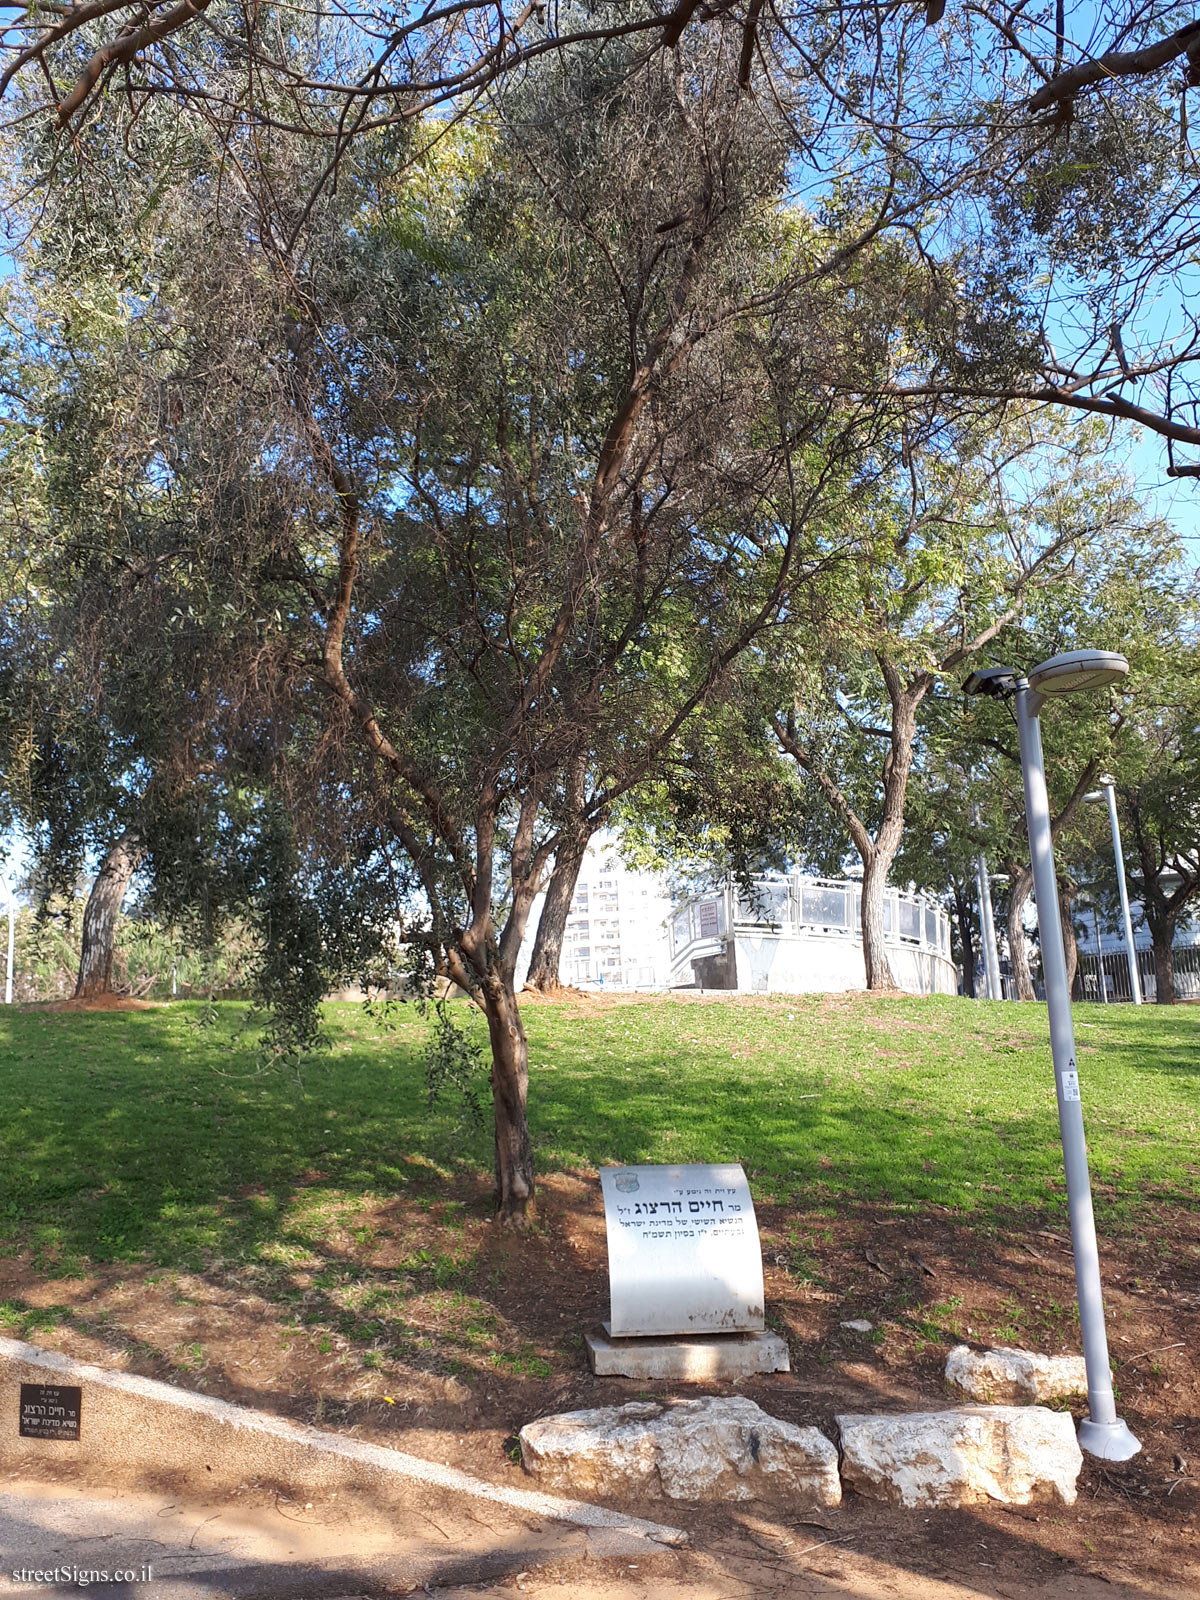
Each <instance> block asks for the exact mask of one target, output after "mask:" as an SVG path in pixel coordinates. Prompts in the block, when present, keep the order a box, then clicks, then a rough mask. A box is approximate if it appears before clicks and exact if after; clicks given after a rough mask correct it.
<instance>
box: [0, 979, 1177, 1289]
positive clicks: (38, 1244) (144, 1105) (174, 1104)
mask: <svg viewBox="0 0 1200 1600" xmlns="http://www.w3.org/2000/svg"><path fill="white" fill-rule="evenodd" d="M891 1005H892V1006H893V1008H897V1007H898V1008H899V1009H897V1015H898V1016H903V1015H904V1014H905V1013H904V1010H903V1005H902V1003H898V1002H891ZM188 1009H189V1008H187V1007H182V1006H181V1007H173V1008H167V1009H163V1010H162V1011H151V1012H141V1013H115V1014H114V1013H107V1014H96V1015H89V1014H85V1015H79V1014H63V1013H59V1014H46V1013H38V1012H25V1013H18V1014H16V1015H15V1016H13V1015H10V1016H8V1017H5V1018H4V1019H3V1023H2V1024H0V1248H7V1249H9V1250H10V1251H11V1250H13V1249H17V1248H21V1249H28V1250H30V1251H31V1252H32V1253H33V1255H34V1258H35V1260H36V1262H37V1263H38V1265H39V1267H40V1268H41V1269H42V1270H43V1271H45V1272H47V1273H57V1274H70V1273H71V1272H74V1271H80V1270H83V1267H84V1266H85V1264H86V1263H87V1262H89V1261H92V1262H104V1261H120V1260H134V1259H149V1260H152V1261H155V1262H158V1263H160V1264H162V1265H163V1266H166V1267H172V1268H187V1269H195V1268H198V1267H201V1266H202V1265H203V1264H204V1262H205V1261H207V1260H210V1259H212V1258H214V1257H217V1258H223V1259H228V1260H234V1261H242V1262H252V1261H254V1260H256V1259H259V1258H260V1256H261V1254H262V1252H263V1251H264V1250H266V1249H267V1248H268V1247H271V1246H286V1243H287V1238H286V1235H287V1227H288V1220H287V1219H288V1217H289V1214H290V1212H291V1211H292V1209H293V1207H294V1204H295V1202H296V1198H297V1196H298V1195H301V1194H303V1193H304V1192H306V1191H313V1192H316V1191H328V1192H330V1193H336V1194H338V1195H339V1196H341V1197H343V1198H344V1199H347V1200H353V1199H354V1198H355V1197H369V1196H381V1195H388V1194H414V1195H418V1194H428V1195H432V1194H433V1193H435V1192H439V1191H441V1189H442V1187H443V1186H444V1185H445V1184H446V1183H447V1182H450V1181H454V1180H461V1179H465V1178H470V1179H472V1180H479V1179H480V1178H482V1177H483V1176H484V1175H486V1173H487V1171H488V1169H489V1165H490V1156H491V1151H490V1148H489V1146H490V1140H489V1138H488V1136H487V1134H486V1132H485V1131H484V1130H479V1129H471V1128H469V1127H464V1126H463V1125H461V1124H460V1123H459V1122H458V1121H456V1118H455V1116H454V1115H453V1114H452V1113H451V1112H449V1111H447V1110H445V1109H437V1108H435V1109H432V1110H431V1109H430V1108H429V1105H428V1102H427V1096H426V1092H425V1086H424V1082H423V1076H422V1067H421V1053H422V1048H423V1044H424V1034H423V1030H422V1026H421V1025H420V1024H419V1023H418V1022H417V1021H416V1019H415V1018H411V1019H410V1018H406V1019H403V1021H402V1026H401V1027H400V1028H399V1029H398V1031H397V1032H395V1033H394V1034H382V1033H381V1032H380V1031H379V1029H378V1028H377V1026H376V1025H375V1024H373V1023H372V1022H371V1021H370V1020H369V1019H367V1018H365V1017H364V1016H363V1015H362V1014H361V1013H357V1012H355V1011H354V1010H353V1008H349V1007H342V1008H337V1009H336V1012H335V1015H334V1017H333V1020H332V1026H331V1033H332V1036H333V1040H334V1049H333V1052H332V1054H331V1055H330V1056H329V1057H328V1058H326V1059H323V1060H319V1061H317V1062H315V1063H314V1064H312V1065H311V1066H309V1067H307V1068H306V1069H305V1070H304V1072H303V1073H302V1074H301V1075H299V1076H297V1075H294V1074H289V1073H286V1072H282V1071H271V1072H267V1073H256V1072H255V1071H254V1070H253V1061H252V1059H251V1058H250V1057H249V1055H248V1054H247V1053H246V1052H245V1051H244V1050H241V1051H239V1049H238V1048H237V1047H236V1046H234V1045H231V1044H230V1042H229V1040H228V1039H227V1038H225V1039H214V1038H212V1037H210V1036H206V1035H204V1034H202V1033H200V1032H199V1031H198V1030H197V1029H196V1028H195V1026H194V1025H193V1024H192V1022H191V1021H190V1020H189V1016H188ZM778 1009H779V1008H776V1010H778ZM996 1009H997V1010H998V1013H999V1021H998V1022H994V1025H995V1026H997V1027H998V1026H1000V1025H1003V1026H1004V1027H1008V1028H1010V1029H1011V1022H1010V1021H1009V1020H1008V1018H1007V1016H1006V1014H1005V1012H1004V1010H1003V1008H996ZM1095 1009H1096V1010H1099V1009H1101V1008H1095ZM810 1010H811V1008H810ZM859 1010H860V1012H861V1016H862V1018H864V1019H865V1020H863V1021H860V1019H859V1015H858V1014H857V1013H855V1012H854V1011H851V1012H850V1013H849V1017H850V1021H849V1022H848V1023H846V1022H842V1023H840V1024H839V1025H841V1026H843V1027H844V1029H845V1030H847V1031H845V1033H844V1034H843V1035H839V1036H835V1035H833V1034H832V1033H831V1030H830V1028H829V1027H828V1025H827V1024H826V1023H825V1021H824V1019H823V1018H822V1016H821V1014H820V1013H818V1012H816V1011H812V1015H811V1017H810V1018H809V1020H808V1022H807V1023H806V1031H805V1032H804V1033H798V1032H797V1031H796V1030H795V1029H793V1030H792V1031H791V1032H790V1033H789V1032H788V1031H787V1030H786V1029H784V1028H783V1027H781V1026H780V1025H779V1019H778V1018H774V1019H773V1015H772V1014H771V1008H768V1007H759V1008H756V1009H747V1010H746V1011H744V1012H739V1011H736V1010H735V1011H733V1012H729V1013H725V1012H722V1011H720V1010H719V1009H718V1008H717V1007H715V1006H706V1007H700V1006H681V1005H679V1004H677V1003H676V1004H674V1005H673V1004H671V1003H670V1002H664V1003H662V1004H660V1005H658V1006H657V1007H653V1006H651V1005H647V1006H646V1007H644V1008H638V1007H632V1006H631V1007H627V1008H620V1009H619V1010H618V1011H616V1012H614V1013H608V1014H600V1016H598V1017H591V1016H584V1017H583V1019H582V1020H581V1019H580V1018H579V1017H577V1016H574V1015H572V1014H571V1013H570V1012H569V1011H568V1010H566V1009H565V1008H564V1009H563V1010H561V1011H554V1010H552V1009H551V1008H531V1015H530V1018H529V1029H530V1037H531V1062H532V1067H531V1089H530V1121H531V1129H532V1133H533V1137H534V1142H535V1146H536V1148H537V1151H538V1159H539V1163H540V1164H541V1165H542V1167H543V1168H544V1169H546V1168H556V1167H557V1168H581V1169H584V1170H587V1169H590V1168H593V1167H596V1166H599V1165H603V1164H605V1163H610V1162H620V1163H633V1162H680V1161H716V1160H729V1159H740V1160H742V1161H743V1163H744V1164H745V1166H746V1168H747V1171H748V1172H749V1174H750V1176H751V1179H752V1181H753V1183H754V1185H755V1191H756V1194H757V1195H758V1196H759V1198H760V1199H768V1200H769V1199H779V1200H785V1201H786V1200H788V1199H797V1198H803V1199H804V1200H805V1201H806V1202H807V1201H811V1200H812V1199H813V1198H814V1197H815V1198H816V1199H818V1200H821V1199H824V1200H826V1201H827V1202H828V1203H829V1204H831V1205H841V1204H844V1203H846V1202H848V1201H854V1200H866V1201H870V1202H873V1203H883V1204H888V1205H891V1206H894V1207H896V1208H897V1209H899V1210H906V1209H916V1208H921V1207H928V1206H944V1207H949V1208H951V1209H952V1210H954V1211H956V1212H961V1213H963V1214H968V1215H971V1216H974V1217H976V1218H978V1219H979V1220H980V1222H981V1223H983V1224H986V1222H987V1219H988V1217H989V1216H991V1215H992V1214H993V1213H996V1212H998V1211H999V1210H1002V1209H1017V1210H1022V1209H1028V1210H1029V1211H1030V1212H1031V1214H1037V1215H1039V1216H1041V1215H1058V1214H1061V1211H1062V1208H1063V1205H1064V1203H1065V1202H1064V1195H1063V1186H1062V1175H1061V1174H1062V1169H1061V1152H1060V1147H1059V1141H1058V1128H1057V1118H1056V1114H1055V1108H1054V1101H1053V1092H1052V1088H1051V1087H1050V1083H1051V1079H1050V1077H1049V1068H1048V1063H1047V1062H1043V1061H1042V1060H1041V1055H1042V1054H1043V1053H1044V1052H1043V1051H1042V1049H1041V1047H1040V1045H1038V1044H1037V1042H1036V1041H1035V1045H1034V1046H1031V1047H1029V1048H1026V1047H1025V1046H1024V1045H1022V1046H1021V1047H1020V1048H1018V1047H1017V1046H1015V1045H1013V1044H1012V1043H1011V1039H1010V1038H1009V1036H1008V1035H1006V1036H1004V1038H1003V1039H1001V1040H1000V1043H1001V1044H1002V1045H1003V1048H1002V1049H997V1050H995V1051H992V1050H991V1044H992V1043H995V1042H996V1041H995V1040H991V1039H990V1038H989V1036H988V1035H987V1033H986V1030H985V1031H983V1032H982V1033H981V1031H980V1030H981V1027H982V1024H981V1021H980V1013H979V1012H978V1011H977V1010H973V1009H970V1008H968V1009H966V1010H963V1011H961V1012H958V1013H956V1012H952V1011H949V1010H948V1009H947V1008H946V1007H942V1008H941V1009H940V1010H937V1011H936V1012H928V1013H926V1012H922V1013H921V1014H922V1015H927V1014H928V1015H929V1016H931V1017H933V1018H934V1021H935V1022H937V1023H938V1024H939V1025H938V1026H933V1025H932V1024H924V1023H923V1024H922V1031H920V1032H916V1031H909V1032H908V1033H902V1032H901V1033H897V1035H896V1037H898V1038H902V1041H903V1051H902V1053H900V1054H899V1055H889V1056H887V1057H881V1056H880V1054H879V1050H880V1034H881V1020H882V1021H883V1022H886V1017H884V1016H882V1014H880V1015H877V1014H875V1013H874V1012H868V1011H867V1010H866V1008H865V1007H860V1008H859ZM760 1013H761V1014H760ZM782 1015H788V1014H787V1013H783V1014H782ZM806 1015H807V1013H806ZM614 1017H615V1018H616V1020H615V1021H614V1020H613V1018H614ZM1152 1020H1153V1021H1154V1022H1155V1024H1156V1026H1155V1028H1154V1029H1153V1030H1151V1032H1152V1035H1153V1037H1154V1038H1155V1039H1157V1040H1158V1041H1159V1043H1161V1044H1163V1045H1164V1046H1166V1044H1167V1040H1166V1038H1165V1037H1164V1034H1169V1035H1170V1038H1171V1039H1172V1040H1173V1039H1174V1038H1175V1036H1176V1034H1177V1033H1180V1031H1181V1030H1182V1031H1183V1032H1185V1033H1186V1031H1187V1030H1186V1029H1185V1028H1184V1027H1183V1024H1182V1023H1181V1022H1179V1020H1178V1019H1171V1022H1170V1027H1169V1028H1167V1027H1166V1025H1164V1024H1160V1023H1159V1022H1158V1019H1152ZM1187 1020H1188V1021H1189V1022H1192V1021H1194V1020H1195V1019H1187ZM701 1025H703V1026H705V1027H707V1028H708V1029H709V1030H710V1032H709V1034H708V1035H706V1034H703V1033H700V1034H697V1033H695V1031H693V1032H692V1033H691V1034H686V1035H685V1034H683V1033H682V1029H683V1028H684V1027H685V1026H686V1027H688V1028H691V1029H692V1030H696V1029H697V1028H698V1027H700V1026H701ZM1108 1025H1109V1026H1111V1021H1110V1022H1109V1023H1108ZM1125 1025H1126V1026H1128V1022H1127V1021H1126V1024H1125ZM956 1028H957V1029H958V1032H957V1033H956V1032H955V1029H956ZM739 1029H740V1032H739V1031H738V1030H739ZM855 1029H857V1031H855ZM1193 1032H1195V1029H1193ZM883 1036H884V1038H885V1039H886V1038H889V1037H891V1036H890V1035H889V1034H888V1033H887V1032H886V1030H883ZM1148 1036H1149V1035H1148ZM981 1040H982V1043H980V1041H981ZM1006 1040H1008V1042H1005V1041H1006ZM972 1052H974V1055H973V1054H972ZM1137 1055H1138V1052H1137V1050H1136V1049H1134V1048H1133V1046H1131V1045H1130V1046H1127V1047H1126V1048H1125V1049H1124V1051H1123V1052H1122V1051H1120V1050H1114V1052H1113V1053H1112V1060H1111V1061H1110V1060H1109V1058H1108V1057H1107V1056H1106V1057H1105V1065H1104V1071H1105V1072H1106V1073H1108V1074H1109V1076H1110V1077H1111V1078H1112V1085H1111V1087H1112V1089H1113V1093H1112V1095H1110V1096H1109V1099H1108V1100H1105V1101H1104V1102H1103V1105H1102V1106H1101V1109H1110V1101H1111V1102H1112V1103H1114V1104H1116V1105H1117V1107H1118V1110H1120V1107H1121V1105H1122V1104H1123V1103H1124V1100H1125V1099H1129V1098H1131V1097H1132V1098H1134V1099H1136V1100H1139V1101H1144V1104H1140V1103H1139V1105H1138V1106H1137V1107H1136V1109H1135V1110H1130V1111H1129V1112H1128V1113H1126V1114H1125V1116H1124V1120H1123V1121H1121V1122H1120V1123H1114V1125H1113V1126H1111V1127H1107V1126H1105V1125H1104V1124H1103V1123H1102V1122H1101V1121H1100V1120H1099V1119H1098V1117H1097V1116H1092V1117H1091V1118H1090V1119H1089V1135H1090V1138H1091V1143H1092V1166H1093V1174H1094V1177H1095V1180H1096V1184H1097V1191H1098V1211H1099V1214H1100V1216H1101V1220H1102V1223H1103V1222H1105V1221H1111V1222H1112V1223H1114V1224H1121V1223H1122V1222H1123V1221H1124V1220H1127V1219H1128V1218H1129V1217H1130V1216H1132V1214H1133V1212H1134V1211H1135V1210H1136V1208H1137V1206H1138V1205H1139V1204H1140V1203H1141V1201H1142V1198H1143V1197H1144V1196H1145V1195H1146V1194H1147V1193H1148V1192H1150V1193H1153V1194H1155V1195H1156V1196H1158V1197H1159V1198H1162V1199H1169V1200H1170V1201H1171V1202H1172V1203H1174V1204H1177V1205H1181V1206H1189V1207H1194V1206H1195V1205H1196V1204H1197V1199H1198V1198H1200V1196H1198V1190H1197V1181H1196V1173H1197V1169H1196V1168H1195V1166H1194V1165H1190V1162H1191V1158H1192V1156H1193V1155H1194V1143H1193V1140H1192V1138H1191V1132H1190V1131H1189V1130H1193V1131H1194V1127H1195V1121H1194V1119H1195V1117H1196V1111H1197V1105H1196V1097H1195V1096H1194V1095H1191V1094H1190V1092H1189V1094H1188V1097H1187V1099H1186V1101H1181V1100H1180V1099H1179V1093H1178V1091H1176V1090H1173V1089H1172V1088H1171V1087H1170V1079H1171V1076H1172V1074H1176V1073H1179V1074H1183V1075H1184V1076H1185V1077H1188V1078H1190V1077H1191V1076H1192V1075H1194V1071H1195V1065H1194V1063H1191V1062H1188V1063H1186V1065H1185V1060H1184V1058H1185V1052H1184V1051H1183V1049H1182V1047H1179V1048H1176V1047H1175V1046H1174V1045H1173V1044H1172V1045H1171V1046H1170V1048H1166V1049H1165V1055H1166V1058H1167V1063H1166V1065H1165V1066H1164V1069H1163V1072H1162V1073H1160V1072H1159V1070H1158V1067H1157V1060H1156V1062H1155V1065H1154V1067H1153V1069H1151V1068H1150V1067H1148V1066H1146V1065H1142V1066H1140V1067H1137V1068H1136V1069H1134V1068H1133V1067H1132V1066H1131V1065H1130V1062H1132V1061H1133V1059H1134V1058H1135V1057H1136V1056H1137ZM1126 1058H1127V1059H1126ZM1164 1074H1165V1079H1164Z"/></svg>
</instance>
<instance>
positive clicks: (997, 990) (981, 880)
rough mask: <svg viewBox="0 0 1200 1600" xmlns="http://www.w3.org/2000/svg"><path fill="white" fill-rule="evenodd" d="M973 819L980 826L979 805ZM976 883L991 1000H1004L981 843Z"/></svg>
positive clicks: (988, 882)
mask: <svg viewBox="0 0 1200 1600" xmlns="http://www.w3.org/2000/svg"><path fill="white" fill-rule="evenodd" d="M971 821H972V822H973V823H974V824H975V826H976V827H977V828H978V827H979V825H980V824H979V807H978V806H972V807H971ZM975 885H976V889H977V891H978V894H979V931H980V933H981V934H982V936H983V971H984V976H985V978H986V979H987V996H988V999H989V1000H1003V999H1004V989H1003V987H1002V985H1001V982H1000V957H999V954H998V953H997V950H996V921H995V918H994V916H993V915H992V885H991V880H990V879H989V877H988V869H987V857H986V856H985V855H984V853H983V845H982V843H981V844H980V847H979V852H978V854H977V855H976V857H975Z"/></svg>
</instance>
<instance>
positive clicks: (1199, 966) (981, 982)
mask: <svg viewBox="0 0 1200 1600" xmlns="http://www.w3.org/2000/svg"><path fill="white" fill-rule="evenodd" d="M1029 964H1030V968H1031V971H1032V974H1033V986H1034V992H1035V993H1036V995H1037V997H1038V999H1039V1000H1041V999H1044V998H1045V991H1044V990H1043V988H1042V975H1041V969H1040V966H1039V964H1038V959H1037V952H1036V951H1031V952H1030V961H1029ZM1137 967H1138V979H1139V981H1140V983H1141V986H1142V998H1143V999H1144V1000H1145V1001H1146V1003H1147V1004H1148V1005H1149V1004H1152V1003H1153V1002H1154V1001H1155V1000H1156V999H1157V998H1158V982H1157V979H1156V978H1155V976H1154V952H1153V951H1152V950H1139V951H1138V952H1137ZM1102 981H1103V983H1104V989H1103V991H1102V990H1101V987H1100V985H1101V982H1102ZM1001 983H1002V984H1003V987H1004V998H1005V999H1006V1000H1015V999H1016V998H1017V985H1016V979H1015V978H1014V977H1013V976H1012V974H1011V973H1008V972H1005V973H1003V974H1002V975H1001ZM975 998H976V999H977V1000H986V999H987V983H986V981H985V979H984V977H983V974H982V972H981V971H979V970H978V969H977V970H976V974H975ZM1072 998H1073V999H1075V1000H1091V1001H1101V1002H1103V1001H1105V1000H1107V1001H1108V1002H1109V1003H1110V1004H1115V1005H1120V1004H1122V1003H1125V1004H1132V1001H1133V991H1132V988H1131V986H1130V982H1129V962H1128V961H1127V960H1126V958H1125V951H1124V950H1123V949H1121V948H1117V949H1115V950H1106V951H1105V952H1104V954H1103V956H1098V955H1095V954H1089V953H1088V952H1086V951H1083V950H1081V951H1080V952H1079V966H1078V968H1077V970H1076V974H1075V986H1074V988H1073V990H1072ZM1175 998H1176V999H1177V1000H1200V945H1176V946H1175Z"/></svg>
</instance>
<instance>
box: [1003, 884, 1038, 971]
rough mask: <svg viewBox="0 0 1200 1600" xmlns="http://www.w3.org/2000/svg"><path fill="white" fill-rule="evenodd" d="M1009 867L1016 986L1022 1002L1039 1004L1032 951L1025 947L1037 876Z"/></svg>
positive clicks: (1010, 935) (1010, 954)
mask: <svg viewBox="0 0 1200 1600" xmlns="http://www.w3.org/2000/svg"><path fill="white" fill-rule="evenodd" d="M1007 865H1008V874H1009V878H1010V880H1011V888H1010V890H1009V896H1008V919H1007V927H1008V958H1009V960H1010V962H1011V963H1012V969H1013V982H1014V983H1015V984H1016V989H1017V999H1018V1000H1036V999H1037V994H1036V993H1035V991H1034V987H1033V974H1032V973H1031V972H1030V970H1029V949H1028V946H1027V945H1026V943H1025V924H1024V922H1023V921H1022V917H1021V914H1022V912H1023V911H1024V910H1025V902H1026V901H1027V900H1028V899H1029V891H1030V889H1031V888H1032V887H1033V874H1032V873H1031V872H1030V870H1029V868H1028V867H1026V868H1024V869H1023V870H1022V869H1021V868H1018V867H1017V866H1016V865H1015V863H1013V862H1009V863H1008V864H1007Z"/></svg>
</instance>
